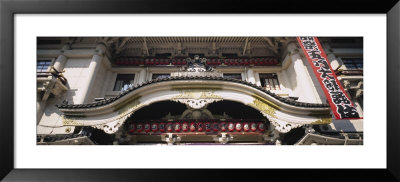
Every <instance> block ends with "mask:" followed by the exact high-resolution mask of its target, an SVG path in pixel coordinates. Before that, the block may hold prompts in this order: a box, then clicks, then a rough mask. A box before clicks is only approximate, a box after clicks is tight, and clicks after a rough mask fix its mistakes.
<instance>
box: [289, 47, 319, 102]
mask: <svg viewBox="0 0 400 182" xmlns="http://www.w3.org/2000/svg"><path fill="white" fill-rule="evenodd" d="M287 48H288V51H289V52H290V58H291V60H292V63H291V64H292V65H293V68H294V71H295V74H296V80H295V81H296V83H297V84H296V90H297V92H296V93H298V94H299V95H298V96H299V101H300V102H309V103H317V102H318V101H317V99H316V96H315V92H314V90H313V87H314V85H313V83H311V78H309V76H312V75H313V74H314V73H310V74H307V69H306V67H305V65H304V63H303V60H302V59H301V56H300V54H299V49H298V48H297V45H296V44H295V43H290V44H289V45H288V47H287ZM307 64H308V63H307Z"/></svg>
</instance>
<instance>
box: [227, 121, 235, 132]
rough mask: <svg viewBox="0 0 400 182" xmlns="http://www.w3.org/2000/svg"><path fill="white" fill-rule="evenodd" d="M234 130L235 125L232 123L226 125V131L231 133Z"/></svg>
mask: <svg viewBox="0 0 400 182" xmlns="http://www.w3.org/2000/svg"><path fill="white" fill-rule="evenodd" d="M233 130H235V124H233V123H232V122H229V123H228V131H233Z"/></svg>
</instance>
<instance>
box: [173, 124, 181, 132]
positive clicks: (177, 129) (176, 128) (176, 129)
mask: <svg viewBox="0 0 400 182" xmlns="http://www.w3.org/2000/svg"><path fill="white" fill-rule="evenodd" d="M174 130H175V131H176V132H180V131H181V124H180V123H175V127H174Z"/></svg>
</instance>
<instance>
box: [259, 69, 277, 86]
mask: <svg viewBox="0 0 400 182" xmlns="http://www.w3.org/2000/svg"><path fill="white" fill-rule="evenodd" d="M259 76H260V81H261V86H263V87H264V88H265V89H267V90H280V86H279V81H278V76H277V75H276V74H275V73H262V74H260V75H259Z"/></svg>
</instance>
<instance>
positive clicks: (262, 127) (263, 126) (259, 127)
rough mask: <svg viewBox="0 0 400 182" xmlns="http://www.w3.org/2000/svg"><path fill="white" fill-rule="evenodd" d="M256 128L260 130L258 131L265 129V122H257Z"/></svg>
mask: <svg viewBox="0 0 400 182" xmlns="http://www.w3.org/2000/svg"><path fill="white" fill-rule="evenodd" d="M258 130H260V131H264V130H265V124H264V123H263V122H258Z"/></svg>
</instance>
